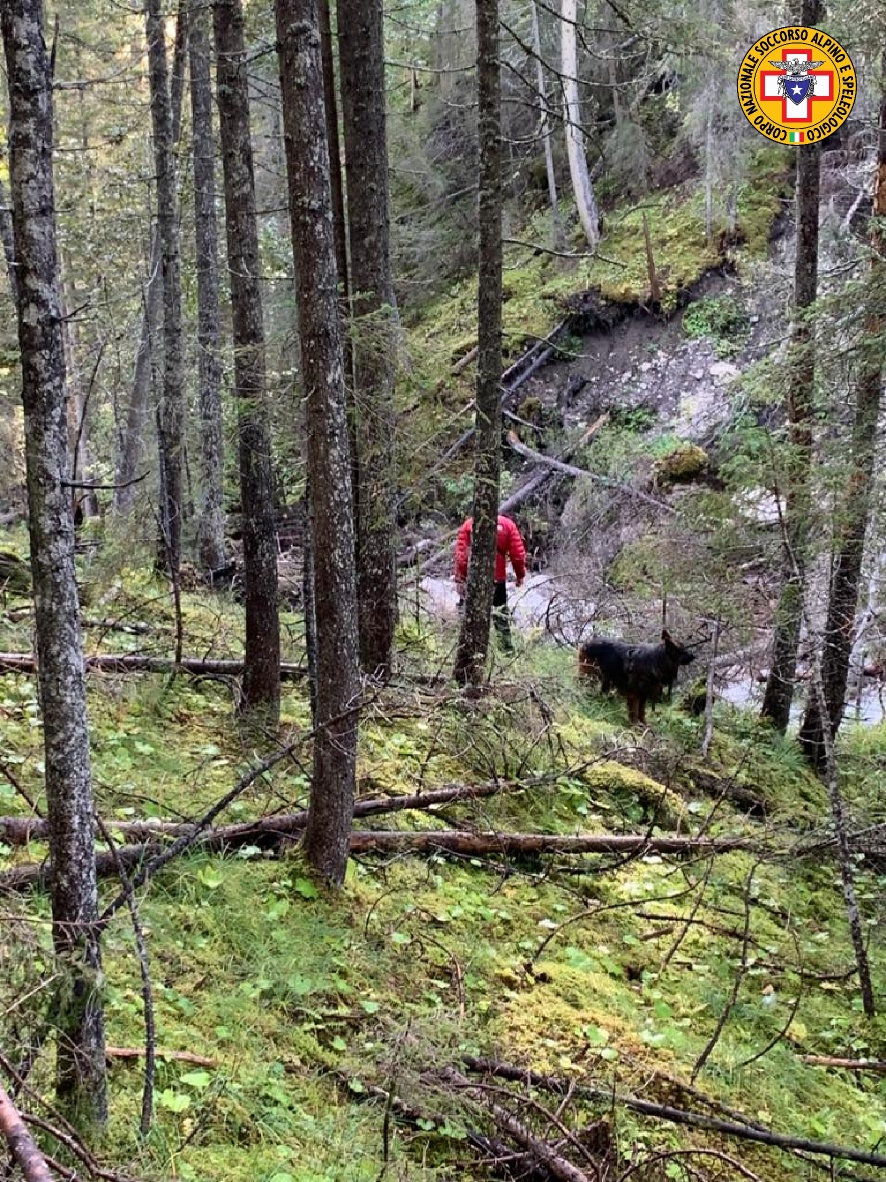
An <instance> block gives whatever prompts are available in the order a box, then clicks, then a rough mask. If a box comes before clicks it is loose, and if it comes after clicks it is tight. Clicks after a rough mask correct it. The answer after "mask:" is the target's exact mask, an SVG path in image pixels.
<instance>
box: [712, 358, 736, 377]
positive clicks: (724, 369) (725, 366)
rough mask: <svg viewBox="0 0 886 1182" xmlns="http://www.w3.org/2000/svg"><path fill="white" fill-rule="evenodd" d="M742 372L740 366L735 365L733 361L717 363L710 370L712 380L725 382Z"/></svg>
mask: <svg viewBox="0 0 886 1182" xmlns="http://www.w3.org/2000/svg"><path fill="white" fill-rule="evenodd" d="M740 372H741V371H740V370H739V368H738V366H737V365H733V364H732V362H731V361H715V362H714V364H713V365H712V366H711V368H710V369H709V370H708V373H709V374H710V375H711V377H712V378H717V379H722V380H724V381H726V380H727V379H729V378H734V377H736V375H737V374H739V373H740Z"/></svg>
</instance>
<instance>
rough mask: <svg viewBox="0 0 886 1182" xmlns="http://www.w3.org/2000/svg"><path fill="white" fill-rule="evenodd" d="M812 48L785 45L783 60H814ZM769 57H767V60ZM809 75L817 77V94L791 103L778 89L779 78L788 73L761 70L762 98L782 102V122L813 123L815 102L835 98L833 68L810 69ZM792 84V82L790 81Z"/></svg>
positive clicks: (782, 54)
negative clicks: (813, 105)
mask: <svg viewBox="0 0 886 1182" xmlns="http://www.w3.org/2000/svg"><path fill="white" fill-rule="evenodd" d="M812 56H813V55H812V50H810V49H806V48H805V47H802V48H801V47H800V46H797V48H796V49H794V48H791V47H790V46H785V48H784V49H782V51H781V61H783V62H784V61H787V59H788V58H797V57H800V58H803V59H804V60H805V61H807V62H808V61H811V60H812ZM768 60H769V59H768V58H767V61H768ZM776 60H778V59H776ZM809 76H810V77H811V78H815V80H816V82H815V94H812V95H808V96H807V97H806V98H804V99H803V101H802V102H800V103H791V102H788V100H787V99H786V98H785V97H784V96H783V95H782V94H781V92H780V91H779V89H778V80H779V78H786V77H787V75H786V74H783V73H781V71H779V70H761V71H760V99H761V100H762V101H763V102H767V103H771V102H779V103H781V122H782V123H811V122H812V121H813V119H814V116H813V114H812V105H811V103H810V99H811V100H812V102H813V103H816V102H819V101H820V100H824V101H825V102H832V101H833V98H834V71H833V70H810V71H809ZM788 85H790V82H788Z"/></svg>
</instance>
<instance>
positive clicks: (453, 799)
mask: <svg viewBox="0 0 886 1182" xmlns="http://www.w3.org/2000/svg"><path fill="white" fill-rule="evenodd" d="M535 783H536V781H534V780H528V781H526V783H524V784H514V785H509V784H502V783H494V782H492V781H490V782H489V783H487V784H455V785H452V786H451V787H448V788H435V789H433V790H431V791H428V792H415V793H412V794H410V795H408V796H376V797H371V798H369V799H366V800H358V801H356V802H355V804H354V816H355V817H372V816H378V815H380V814H386V813H397V812H402V811H403V810H404V809H421V810H425V809H432V808H434V807H436V806H437V805H441V804H456V803H457V802H458V801H461V800H482V799H484V798H486V797H489V796H496V795H498V793H500V792H506V791H509V790H511V791H522V790H523V789H524V788H527V787H531V786H533V785H535ZM307 820H308V812H307V809H301V810H299V811H298V812H295V813H277V814H275V815H274V816H271V817H259V818H258V819H256V820H255V821H239V822H237V823H236V824H234V825H219V826H217V827H215V828H213V829H208V830H206V836H207V838H210V837H211V838H213V839H214V840H217V841H218V842H220V843H222V844H228V845H231V846H236V845H242V844H244V843H246V842H249V841H255V840H256V839H259V838H261V837H263V836H268V837H272V838H277V837H281V836H285V835H287V834H291V833H296V832H298V831H300V830H301V829H304V827H305V825H306V824H307ZM102 827H107V828H108V829H111V830H113V832H114V833H115V834H116V835H117V836H119V837H122V838H123V839H125V840H126V841H128V842H150V841H154V840H155V839H157V838H158V837H182V836H184V835H185V834H188V833H193V832H194V830H195V825H194V823H193V822H191V821H158V820H153V819H146V820H143V821H121V820H117V819H116V818H114V817H108V818H103V819H102V821H101V822H100V824H99V829H101V828H102ZM48 837H49V822H48V821H47V820H45V819H44V818H42V817H0V841H2V842H4V843H5V844H6V845H12V846H22V845H27V844H28V842H30V841H46V840H47V839H48Z"/></svg>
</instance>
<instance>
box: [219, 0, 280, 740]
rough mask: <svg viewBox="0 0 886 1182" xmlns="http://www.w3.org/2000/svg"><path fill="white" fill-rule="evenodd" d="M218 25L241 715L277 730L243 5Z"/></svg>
mask: <svg viewBox="0 0 886 1182" xmlns="http://www.w3.org/2000/svg"><path fill="white" fill-rule="evenodd" d="M214 20H215V48H216V55H217V79H216V83H217V93H218V109H219V115H220V125H221V144H222V167H223V171H224V177H225V213H226V224H227V239H228V270H229V274H230V283H231V313H232V319H233V330H234V384H235V391H234V393H235V397H236V402H237V427H238V433H239V441H240V512H241V515H242V521H243V566H244V575H245V580H246V668H245V672H244V676H243V699H242V707H243V709H244V710H245V711H248V712H249V714H250V716H251V717H252V718H253V719H255V720H256V721H258V722H261V723H262V724H264V725H268V726H271V727H275V726H276V725H277V723H278V721H279V717H280V615H279V609H278V605H277V538H276V531H275V528H274V505H273V486H272V474H271V440H270V430H269V427H268V414H267V406H266V403H265V399H266V383H265V332H264V317H263V314H262V297H261V262H260V259H259V249H258V222H257V219H256V212H255V175H254V172H253V163H252V143H251V140H250V134H249V91H248V80H247V72H246V47H245V43H244V34H243V6H242V3H241V0H217V2H216V5H215V16H214Z"/></svg>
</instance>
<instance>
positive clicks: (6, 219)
mask: <svg viewBox="0 0 886 1182" xmlns="http://www.w3.org/2000/svg"><path fill="white" fill-rule="evenodd" d="M0 241H2V242H3V257H4V258H5V260H6V274H7V277H8V278H9V294H10V295H11V296H12V302H13V304H15V305H18V276H17V274H16V263H15V237H14V232H13V229H12V205H11V204H10V200H9V196H8V194H7V192H6V186H5V185H4V184H3V182H2V181H0Z"/></svg>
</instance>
